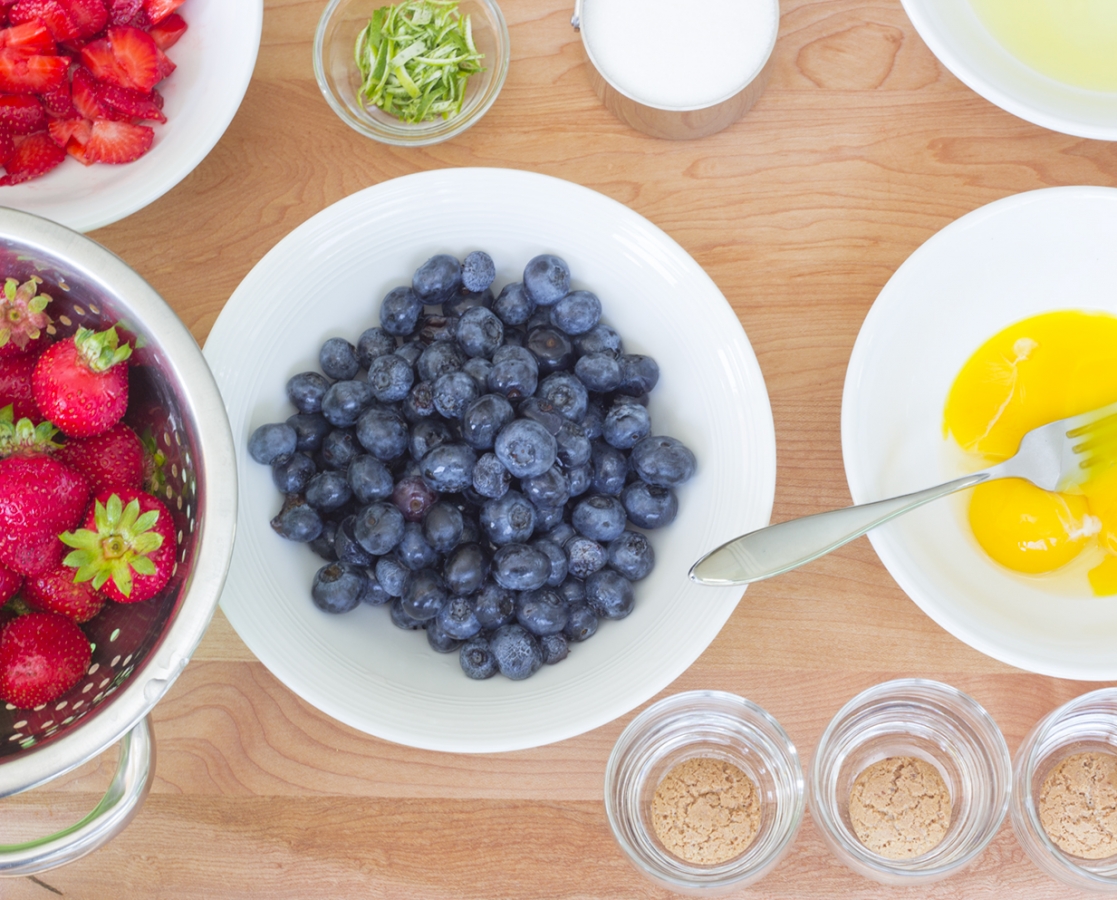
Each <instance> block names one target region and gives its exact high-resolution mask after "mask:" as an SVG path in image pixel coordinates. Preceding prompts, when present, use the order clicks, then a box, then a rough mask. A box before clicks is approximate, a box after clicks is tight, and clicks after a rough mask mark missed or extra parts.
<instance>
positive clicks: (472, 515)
mask: <svg viewBox="0 0 1117 900" xmlns="http://www.w3.org/2000/svg"><path fill="white" fill-rule="evenodd" d="M472 492H473V489H472V488H466V489H465V490H464V491H462V494H461V497H462V499H463V500H464V501H466V502H465V503H464V504H462V505H461V510H462V539H461V543H463V544H476V543H479V542H480V541H481V523H480V522H478V521H477V515H478V513H479V512H480V510H481V504H482V503H484V502H485V498H484V497H472V496H470V495H471V493H472Z"/></svg>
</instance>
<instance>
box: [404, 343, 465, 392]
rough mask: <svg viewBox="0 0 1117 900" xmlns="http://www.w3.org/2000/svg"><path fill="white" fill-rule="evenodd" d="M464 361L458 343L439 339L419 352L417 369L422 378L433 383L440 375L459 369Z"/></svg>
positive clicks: (416, 362) (416, 363)
mask: <svg viewBox="0 0 1117 900" xmlns="http://www.w3.org/2000/svg"><path fill="white" fill-rule="evenodd" d="M464 362H465V356H464V355H463V354H462V352H461V351H460V350H459V349H458V347H457V344H452V343H449V342H445V341H439V342H438V343H435V344H431V345H430V346H429V347H427V349H426V350H424V351H423V352H422V353H421V354H419V358H418V359H417V360H416V361H415V371H416V373H417V374H418V376H419V378H420V379H421V380H423V381H429V382H430V383H431V384H432V385H433V384H434V383H435V382H436V381H438V376H439V375H445V374H446V373H447V372H456V371H458V369H460V368H461V367H462V363H464Z"/></svg>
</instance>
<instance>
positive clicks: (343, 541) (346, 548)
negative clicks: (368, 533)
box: [334, 516, 373, 566]
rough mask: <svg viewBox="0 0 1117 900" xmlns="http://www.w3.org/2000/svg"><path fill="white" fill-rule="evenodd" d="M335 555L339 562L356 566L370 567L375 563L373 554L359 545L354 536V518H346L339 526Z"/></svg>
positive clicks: (335, 539) (335, 541) (336, 535)
mask: <svg viewBox="0 0 1117 900" xmlns="http://www.w3.org/2000/svg"><path fill="white" fill-rule="evenodd" d="M334 555H335V556H337V559H338V562H347V563H352V564H353V565H355V566H370V565H372V563H373V557H372V554H371V553H369V552H368V551H367V550H366V549H365V548H364V547H362V546H361V545H360V544H358V543H357V539H356V537H354V535H353V516H346V517H345V518H344V519H342V520H341V521H340V522H339V523H338V525H337V532H336V533H335V535H334Z"/></svg>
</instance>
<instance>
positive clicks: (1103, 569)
mask: <svg viewBox="0 0 1117 900" xmlns="http://www.w3.org/2000/svg"><path fill="white" fill-rule="evenodd" d="M1115 401H1117V316H1114V315H1110V314H1108V313H1097V312H1085V311H1078V310H1060V311H1058V312H1050V313H1044V314H1042V315H1038V316H1033V317H1032V318H1029V319H1025V320H1023V321H1021V322H1018V323H1016V324H1015V325H1011V326H1009V327H1008V328H1006V329H1004V330H1003V331H1001V332H999V333H998V334H996V335H994V336H993V337H991V338H990V339H989V340H988V341H986V342H985V343H984V344H982V345H981V346H980V347H979V348H978V349H977V351H976V352H975V353H974V354H973V355H972V356H971V357H970V358H969V360H968V361H967V362H966V364H965V365H964V366H963V367H962V370H961V371H960V372H959V373H958V376H957V377H956V378H955V380H954V384H953V385H952V386H951V389H950V393H949V395H948V397H947V401H946V412H945V417H944V427H945V429H946V432H947V434H948V435H950V436H952V437H953V438H954V440H956V441H957V442H958V444H959V446H960V447H961V448H962V449H963V450H964V451H966V452H967V453H968V454H972V455H973V456H974V457H975V466H974V467H975V468H979V467H983V466H985V465H990V464H992V463H996V462H1000V461H1001V460H1004V459H1007V458H1008V457H1010V456H1012V455H1013V454H1014V453H1015V452H1016V450H1017V448H1018V447H1019V445H1020V440H1021V438H1022V437H1023V436H1024V434H1025V433H1027V432H1028V431H1030V430H1031V429H1033V428H1035V427H1037V426H1039V425H1043V424H1045V423H1047V422H1050V421H1053V420H1055V419H1062V418H1065V417H1066V416H1073V415H1077V414H1079V413H1083V412H1087V411H1089V410H1091V409H1095V408H1096V407H1099V406H1104V405H1105V404H1108V403H1113V402H1115ZM1114 451H1115V455H1117V444H1115V447H1114ZM968 520H969V524H970V528H971V529H972V531H973V534H974V537H975V538H976V539H977V542H978V544H979V545H980V546H981V547H982V549H983V550H984V551H985V552H986V553H987V554H988V555H989V556H990V557H991V558H992V559H994V560H996V561H997V562H998V563H1000V564H1001V565H1003V566H1006V567H1007V568H1009V569H1012V570H1013V571H1016V572H1022V573H1025V574H1029V575H1035V574H1042V573H1046V572H1052V571H1055V570H1056V569H1060V568H1062V567H1063V566H1065V565H1066V564H1067V563H1069V562H1070V561H1071V560H1073V559H1075V558H1077V557H1078V556H1079V555H1080V554H1082V553H1083V551H1086V550H1087V549H1089V550H1091V551H1093V552H1094V553H1095V554H1096V555H1098V559H1099V563H1098V565H1096V566H1095V567H1094V568H1093V569H1092V570H1091V572H1090V575H1089V581H1090V585H1091V589H1092V590H1093V592H1094V593H1096V594H1113V593H1117V466H1112V465H1110V466H1103V467H1102V468H1100V469H1099V470H1098V471H1097V472H1096V473H1095V474H1093V475H1092V477H1091V478H1090V479H1089V480H1087V481H1086V482H1085V483H1084V484H1082V485H1081V486H1080V487H1076V488H1074V489H1073V490H1071V491H1068V492H1065V493H1053V492H1049V491H1043V490H1041V489H1039V488H1037V487H1035V486H1033V485H1031V484H1029V483H1027V482H1025V481H1022V480H1020V479H1014V478H1008V479H1002V480H999V481H992V482H987V483H985V484H981V485H978V486H977V487H976V488H974V489H973V491H972V493H971V496H970V500H969V511H968ZM1102 554H1105V555H1102Z"/></svg>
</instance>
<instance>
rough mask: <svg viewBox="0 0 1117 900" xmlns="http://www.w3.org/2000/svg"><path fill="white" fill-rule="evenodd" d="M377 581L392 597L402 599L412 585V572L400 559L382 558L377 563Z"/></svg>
mask: <svg viewBox="0 0 1117 900" xmlns="http://www.w3.org/2000/svg"><path fill="white" fill-rule="evenodd" d="M376 580H377V582H378V583H379V584H380V586H381V587H382V588H383V589H384V590H385V591H386V592H387V593H388V595H389V596H392V597H402V596H403V595H404V594H405V593H407V588H408V585H410V584H411V570H410V569H409V568H407V566H405V565H404V564H403V563H401V562H400V561H399V560H398V559H395V558H394V557H391V556H382V557H380V559H378V560H377V561H376Z"/></svg>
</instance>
